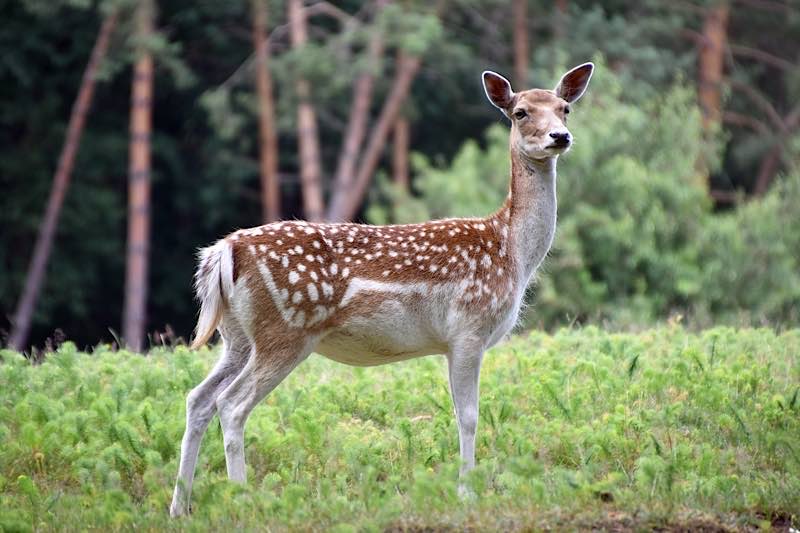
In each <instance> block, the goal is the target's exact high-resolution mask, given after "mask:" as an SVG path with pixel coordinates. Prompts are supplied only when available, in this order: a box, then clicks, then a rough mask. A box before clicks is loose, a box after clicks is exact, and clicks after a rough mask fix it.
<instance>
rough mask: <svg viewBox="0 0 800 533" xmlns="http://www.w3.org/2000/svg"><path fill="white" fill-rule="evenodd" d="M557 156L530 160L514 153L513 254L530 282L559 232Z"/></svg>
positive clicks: (510, 211)
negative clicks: (557, 214) (557, 221)
mask: <svg viewBox="0 0 800 533" xmlns="http://www.w3.org/2000/svg"><path fill="white" fill-rule="evenodd" d="M556 159H557V158H556V157H550V158H547V159H543V160H536V159H530V158H527V157H525V156H523V155H522V154H520V153H518V152H517V151H516V150H514V149H513V148H512V150H511V191H510V192H509V195H508V199H507V200H506V203H505V205H504V206H503V208H502V209H503V210H508V217H509V226H510V231H511V243H512V253H514V254H515V258H516V261H517V264H518V265H519V268H518V270H517V271H518V273H519V275H520V276H522V278H523V280H524V281H525V282H527V280H528V279H529V278H530V277H531V275H532V274H533V273H534V272H535V271H536V269H537V268H538V267H539V265H540V264H541V263H542V260H543V259H544V258H545V256H546V255H547V252H548V251H549V250H550V245H552V244H553V237H554V235H555V229H556Z"/></svg>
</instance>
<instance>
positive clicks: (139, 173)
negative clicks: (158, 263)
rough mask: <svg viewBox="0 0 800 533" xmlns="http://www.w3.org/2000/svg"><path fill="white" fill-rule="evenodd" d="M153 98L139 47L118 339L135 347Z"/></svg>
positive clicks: (142, 30)
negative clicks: (122, 307) (123, 282)
mask: <svg viewBox="0 0 800 533" xmlns="http://www.w3.org/2000/svg"><path fill="white" fill-rule="evenodd" d="M154 10H155V6H154V5H153V0H140V3H139V5H138V7H137V9H136V31H137V35H138V37H139V39H140V42H142V43H146V42H147V40H148V39H149V37H150V36H151V35H152V33H153V24H154V22H153V19H154V16H155V13H154ZM152 98H153V55H152V53H151V51H150V50H149V49H147V48H146V45H145V46H142V47H141V48H140V49H139V50H138V52H137V58H136V63H135V64H134V68H133V86H132V91H131V118H130V120H131V122H130V147H129V151H130V155H129V157H130V160H129V167H128V250H127V258H126V262H125V266H126V272H125V309H124V313H123V329H122V334H123V339H124V340H125V343H126V344H127V346H128V347H129V348H130V349H131V350H133V351H136V352H141V351H142V350H143V349H144V347H145V323H146V306H147V281H148V280H147V278H148V254H149V248H150V134H151V130H152V127H151V120H152V104H153V102H152Z"/></svg>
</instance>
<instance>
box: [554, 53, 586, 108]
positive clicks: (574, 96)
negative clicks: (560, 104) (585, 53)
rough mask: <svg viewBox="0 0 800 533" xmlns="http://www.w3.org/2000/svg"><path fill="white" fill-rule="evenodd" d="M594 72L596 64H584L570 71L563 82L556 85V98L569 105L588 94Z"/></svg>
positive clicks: (563, 77) (564, 76)
mask: <svg viewBox="0 0 800 533" xmlns="http://www.w3.org/2000/svg"><path fill="white" fill-rule="evenodd" d="M592 72H594V63H584V64H583V65H578V66H577V67H575V68H574V69H572V70H570V71H569V72H567V73H566V74H564V75H563V76H562V77H561V81H559V82H558V85H556V88H555V93H556V96H558V97H559V98H563V99H564V100H566V101H567V102H569V103H572V102H575V101H577V100H578V99H579V98H580V97H581V96H583V93H585V92H586V87H587V86H588V85H589V80H590V79H592Z"/></svg>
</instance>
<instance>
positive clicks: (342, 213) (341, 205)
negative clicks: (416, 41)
mask: <svg viewBox="0 0 800 533" xmlns="http://www.w3.org/2000/svg"><path fill="white" fill-rule="evenodd" d="M420 64H421V60H420V58H419V57H411V56H408V55H406V54H404V53H402V52H401V53H400V54H398V61H397V69H396V72H395V76H394V80H393V81H392V89H391V91H390V92H389V95H388V97H387V98H386V101H385V102H384V105H383V108H382V109H381V113H380V115H379V117H378V121H377V123H376V125H375V127H374V128H373V129H372V132H371V135H370V138H369V143H368V144H367V147H366V149H365V150H364V156H363V157H362V159H361V164H360V166H359V168H358V172H357V173H356V176H355V180H354V181H353V184H352V187H350V188H348V189H345V190H336V191H334V196H333V199H332V201H331V211H330V213H331V217H330V218H331V219H332V220H352V219H353V217H355V215H356V213H357V212H358V208H359V207H360V206H361V202H362V201H363V199H364V195H365V194H366V192H367V186H368V185H369V182H370V180H371V179H372V175H373V174H374V172H375V169H376V168H377V166H378V162H379V161H380V158H381V155H382V154H383V149H384V147H385V146H386V141H387V139H388V136H389V132H390V130H391V128H392V126H393V125H394V122H395V120H396V119H397V115H398V113H399V112H400V108H401V106H402V105H403V102H405V100H406V98H407V97H408V93H409V90H410V89H411V82H412V81H414V78H415V77H416V75H417V72H419V68H420Z"/></svg>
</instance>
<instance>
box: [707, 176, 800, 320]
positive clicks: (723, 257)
mask: <svg viewBox="0 0 800 533" xmlns="http://www.w3.org/2000/svg"><path fill="white" fill-rule="evenodd" d="M798 209H800V172H799V173H795V174H792V175H789V176H786V177H785V178H784V179H782V180H781V181H779V182H778V183H777V184H776V186H775V187H774V188H773V189H772V190H770V191H769V192H768V193H767V195H766V196H765V197H764V198H762V199H759V200H757V201H751V202H748V203H746V204H744V205H743V206H741V207H740V208H738V209H737V210H735V211H733V212H731V213H728V214H724V215H718V216H714V217H712V218H711V219H710V220H709V221H708V223H706V224H705V226H704V228H703V233H702V236H701V239H700V258H701V261H702V266H703V270H704V278H703V288H702V298H698V299H697V301H696V302H695V308H696V311H697V313H698V314H701V315H703V316H705V317H707V320H708V321H710V320H711V318H710V317H714V318H716V319H717V320H719V319H726V320H728V321H740V322H751V323H758V322H764V323H777V322H781V321H782V322H785V323H789V324H797V323H800V216H798Z"/></svg>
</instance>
